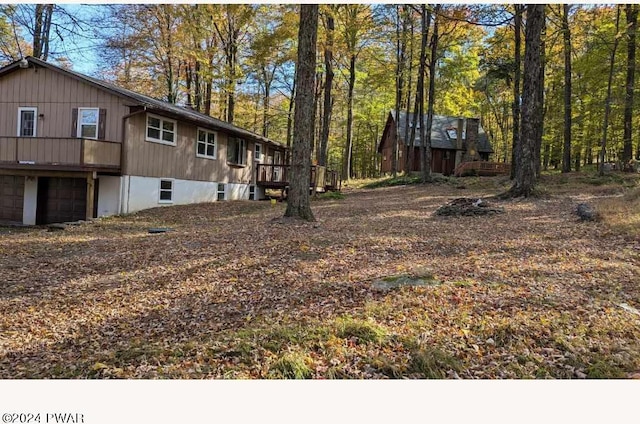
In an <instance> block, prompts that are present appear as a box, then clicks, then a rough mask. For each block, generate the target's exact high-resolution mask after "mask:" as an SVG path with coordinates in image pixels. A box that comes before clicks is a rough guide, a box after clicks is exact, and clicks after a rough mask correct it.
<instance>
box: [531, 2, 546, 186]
mask: <svg viewBox="0 0 640 424" xmlns="http://www.w3.org/2000/svg"><path fill="white" fill-rule="evenodd" d="M545 8H546V5H544V4H543V5H542V14H543V15H544V16H546V10H545ZM545 19H546V18H545ZM545 24H546V22H544V21H543V24H542V33H541V35H540V80H539V82H538V99H537V103H539V104H540V117H539V123H540V125H538V126H536V127H535V141H536V145H535V148H534V149H533V158H534V165H535V172H536V179H538V178H539V177H540V168H541V167H542V158H541V156H542V133H543V132H544V117H545V114H546V110H547V108H546V107H545V105H544V77H545V75H544V73H545V72H544V71H545V68H546V66H547V50H546V39H547V34H546V31H547V27H546V25H545Z"/></svg>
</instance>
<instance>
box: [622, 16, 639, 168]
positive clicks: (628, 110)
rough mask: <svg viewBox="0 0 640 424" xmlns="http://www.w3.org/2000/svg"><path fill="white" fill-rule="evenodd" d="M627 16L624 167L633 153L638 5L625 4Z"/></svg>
mask: <svg viewBox="0 0 640 424" xmlns="http://www.w3.org/2000/svg"><path fill="white" fill-rule="evenodd" d="M625 12H626V13H625V14H626V17H627V81H626V86H625V89H626V95H625V99H624V136H623V138H624V147H623V150H622V163H623V166H624V167H626V166H627V164H628V163H629V161H631V157H632V154H633V146H632V140H631V131H632V128H633V90H634V82H635V69H636V31H637V29H638V5H637V4H627V5H626V6H625Z"/></svg>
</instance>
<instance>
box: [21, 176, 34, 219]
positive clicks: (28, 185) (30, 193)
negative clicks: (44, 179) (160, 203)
mask: <svg viewBox="0 0 640 424" xmlns="http://www.w3.org/2000/svg"><path fill="white" fill-rule="evenodd" d="M24 178H25V179H24V199H23V203H22V223H23V224H25V225H36V208H37V206H38V177H24Z"/></svg>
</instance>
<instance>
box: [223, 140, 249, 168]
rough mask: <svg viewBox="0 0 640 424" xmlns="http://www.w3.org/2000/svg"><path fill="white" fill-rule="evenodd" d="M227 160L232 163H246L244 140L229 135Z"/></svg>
mask: <svg viewBox="0 0 640 424" xmlns="http://www.w3.org/2000/svg"><path fill="white" fill-rule="evenodd" d="M227 162H228V163H230V164H232V165H246V163H247V142H246V141H244V140H243V139H241V138H235V137H229V144H228V145H227Z"/></svg>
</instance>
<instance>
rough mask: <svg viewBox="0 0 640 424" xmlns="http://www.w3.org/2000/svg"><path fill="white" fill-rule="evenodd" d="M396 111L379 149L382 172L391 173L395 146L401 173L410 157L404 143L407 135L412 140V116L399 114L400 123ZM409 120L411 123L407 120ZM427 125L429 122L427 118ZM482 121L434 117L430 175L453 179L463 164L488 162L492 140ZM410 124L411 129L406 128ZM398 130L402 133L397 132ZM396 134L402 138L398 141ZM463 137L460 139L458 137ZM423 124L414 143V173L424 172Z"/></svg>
mask: <svg viewBox="0 0 640 424" xmlns="http://www.w3.org/2000/svg"><path fill="white" fill-rule="evenodd" d="M395 115H396V113H395V111H391V112H390V113H389V116H388V118H387V122H386V124H385V127H384V131H383V132H382V139H381V140H380V144H379V145H378V153H380V154H381V155H382V161H381V172H383V173H388V172H391V159H392V157H393V143H394V142H396V143H398V168H397V169H398V170H399V171H402V170H404V169H405V161H406V160H407V156H408V154H409V142H408V140H405V133H406V134H409V136H408V137H407V138H410V134H411V125H412V122H413V113H409V114H408V116H407V113H406V112H400V113H399V118H400V119H398V120H396V119H395ZM407 118H408V120H407ZM424 120H425V124H426V121H427V118H426V116H425V119H424ZM479 121H480V120H479V119H476V118H457V117H452V116H440V115H434V116H433V123H432V126H431V171H432V172H436V173H441V174H444V175H451V174H452V173H453V170H454V169H455V168H456V166H458V165H459V164H460V163H462V162H465V161H479V160H482V161H487V160H489V155H491V153H493V148H492V147H491V143H490V142H489V138H488V137H487V134H486V133H485V131H484V129H483V128H482V126H480V122H479ZM407 124H408V127H407ZM398 126H399V130H398V131H396V129H397V128H398ZM396 134H398V135H399V136H400V138H399V139H398V138H397V137H396ZM458 135H460V137H458ZM420 145H421V141H420V120H419V119H418V125H417V128H416V136H415V140H414V143H413V149H414V153H413V158H414V160H413V167H412V170H413V171H420V170H421V156H420Z"/></svg>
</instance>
